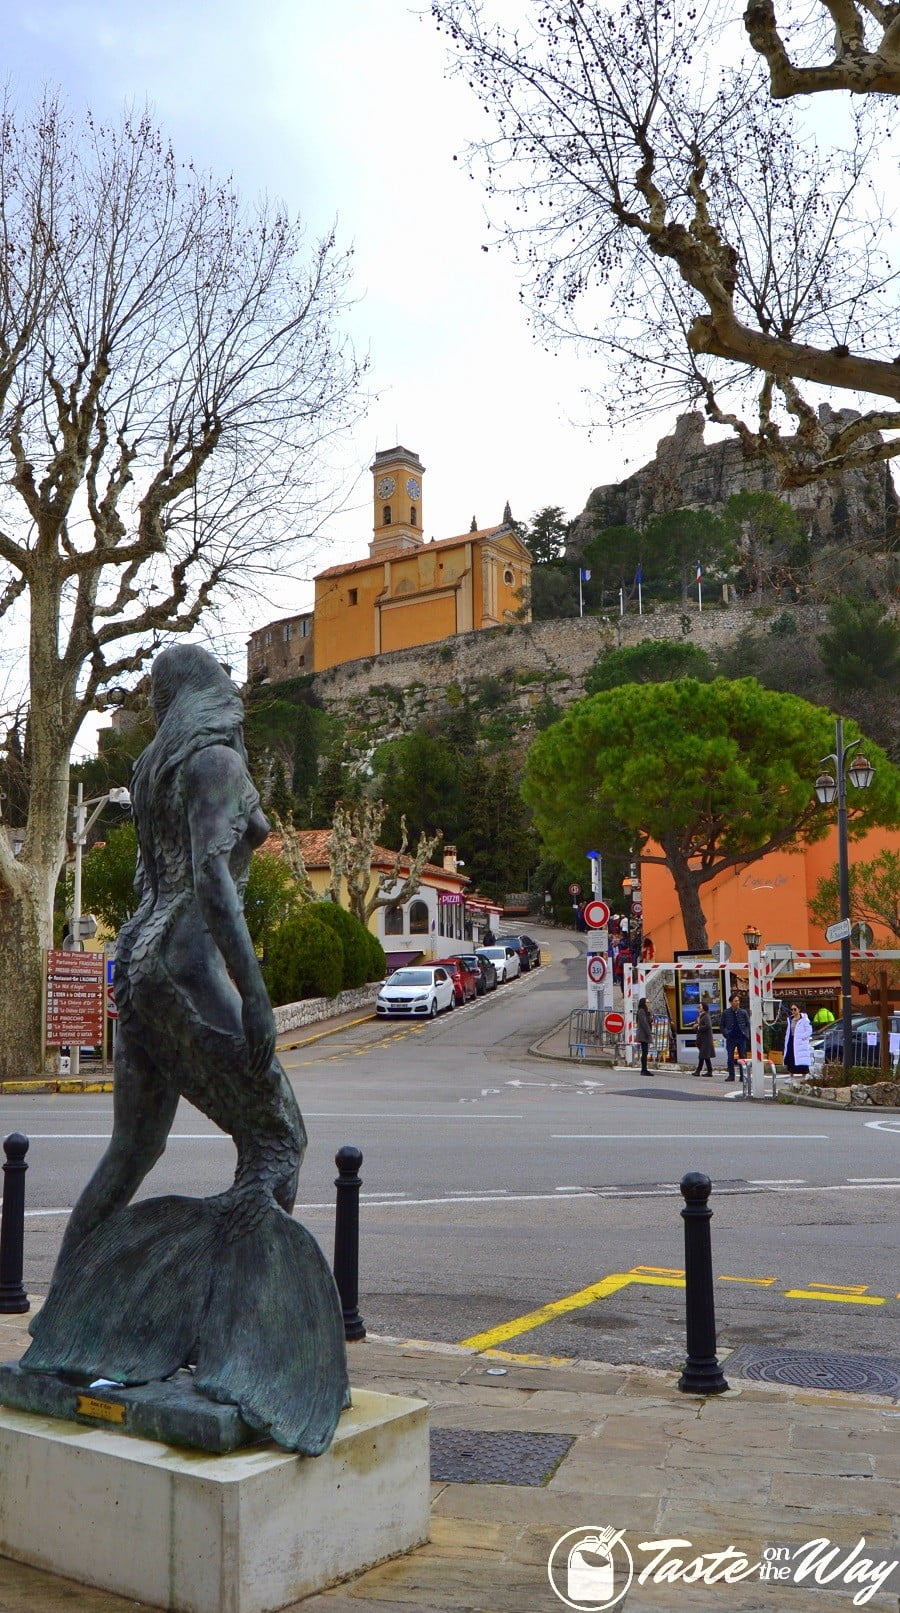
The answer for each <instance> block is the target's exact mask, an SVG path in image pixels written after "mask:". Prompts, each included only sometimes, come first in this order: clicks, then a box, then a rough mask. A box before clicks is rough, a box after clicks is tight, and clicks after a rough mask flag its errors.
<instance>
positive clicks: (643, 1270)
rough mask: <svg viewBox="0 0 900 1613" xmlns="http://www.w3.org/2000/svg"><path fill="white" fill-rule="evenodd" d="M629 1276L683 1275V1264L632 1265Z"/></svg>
mask: <svg viewBox="0 0 900 1613" xmlns="http://www.w3.org/2000/svg"><path fill="white" fill-rule="evenodd" d="M628 1275H629V1277H683V1276H684V1267H683V1266H632V1268H631V1270H630V1272H629V1273H628Z"/></svg>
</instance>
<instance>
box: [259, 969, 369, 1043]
mask: <svg viewBox="0 0 900 1613" xmlns="http://www.w3.org/2000/svg"><path fill="white" fill-rule="evenodd" d="M379 985H380V981H374V982H372V984H370V985H368V986H357V987H356V988H355V990H353V991H339V992H338V994H337V996H336V997H307V999H306V1001H305V1002H300V1003H282V1005H281V1007H280V1008H276V1009H275V1028H276V1030H277V1031H279V1032H281V1031H295V1030H299V1029H300V1027H301V1026H302V1025H317V1024H318V1023H319V1021H320V1020H322V1019H336V1018H337V1016H338V1014H349V1013H352V1012H353V1010H354V1009H363V1008H372V1007H373V1006H374V1003H375V998H376V996H377V995H378V987H379Z"/></svg>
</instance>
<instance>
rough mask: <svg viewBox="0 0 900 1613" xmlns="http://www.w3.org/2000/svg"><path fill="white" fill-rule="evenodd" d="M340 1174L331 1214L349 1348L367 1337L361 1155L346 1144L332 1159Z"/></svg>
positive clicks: (335, 1276)
mask: <svg viewBox="0 0 900 1613" xmlns="http://www.w3.org/2000/svg"><path fill="white" fill-rule="evenodd" d="M334 1163H335V1164H336V1166H337V1168H338V1172H339V1174H338V1175H337V1176H336V1177H335V1179H334V1185H335V1187H336V1188H337V1203H336V1205H335V1212H334V1280H335V1282H336V1283H337V1291H338V1293H339V1295H340V1299H341V1309H342V1311H343V1313H344V1338H345V1339H346V1340H347V1342H348V1344H352V1343H355V1342H356V1341H357V1340H358V1339H364V1338H365V1336H366V1324H365V1322H364V1321H363V1319H362V1317H361V1316H360V1314H359V1190H360V1188H361V1187H362V1181H361V1180H360V1175H359V1167H360V1165H361V1164H362V1154H361V1153H360V1151H359V1149H358V1148H354V1147H353V1146H352V1145H351V1144H349V1143H345V1144H344V1147H343V1148H339V1149H338V1151H337V1153H336V1154H335V1156H334Z"/></svg>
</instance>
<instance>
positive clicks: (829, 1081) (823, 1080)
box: [807, 1064, 892, 1087]
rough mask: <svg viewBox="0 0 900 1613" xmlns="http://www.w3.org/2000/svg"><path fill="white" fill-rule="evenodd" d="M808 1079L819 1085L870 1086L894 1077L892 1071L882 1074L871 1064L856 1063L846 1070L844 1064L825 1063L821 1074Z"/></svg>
mask: <svg viewBox="0 0 900 1613" xmlns="http://www.w3.org/2000/svg"><path fill="white" fill-rule="evenodd" d="M807 1079H808V1080H810V1081H814V1082H815V1084H816V1086H819V1087H857V1086H864V1087H868V1086H873V1085H874V1084H875V1082H876V1081H890V1080H891V1079H892V1077H891V1074H890V1071H888V1074H887V1075H882V1073H881V1070H880V1069H876V1068H875V1067H874V1066H873V1065H871V1064H854V1065H853V1066H852V1067H851V1068H850V1069H849V1070H845V1069H844V1066H843V1064H823V1066H822V1069H821V1072H820V1074H819V1075H817V1076H812V1075H811V1076H808V1077H807Z"/></svg>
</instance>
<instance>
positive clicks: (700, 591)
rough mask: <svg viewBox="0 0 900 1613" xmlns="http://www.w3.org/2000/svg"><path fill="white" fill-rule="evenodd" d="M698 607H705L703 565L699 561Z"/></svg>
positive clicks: (699, 608) (700, 608)
mask: <svg viewBox="0 0 900 1613" xmlns="http://www.w3.org/2000/svg"><path fill="white" fill-rule="evenodd" d="M697 609H698V610H702V609H703V567H702V566H701V564H700V561H699V560H698V561H697Z"/></svg>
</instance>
